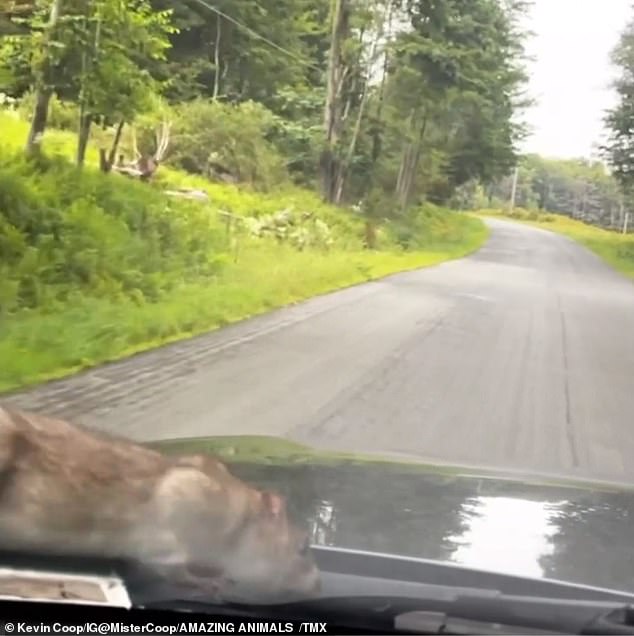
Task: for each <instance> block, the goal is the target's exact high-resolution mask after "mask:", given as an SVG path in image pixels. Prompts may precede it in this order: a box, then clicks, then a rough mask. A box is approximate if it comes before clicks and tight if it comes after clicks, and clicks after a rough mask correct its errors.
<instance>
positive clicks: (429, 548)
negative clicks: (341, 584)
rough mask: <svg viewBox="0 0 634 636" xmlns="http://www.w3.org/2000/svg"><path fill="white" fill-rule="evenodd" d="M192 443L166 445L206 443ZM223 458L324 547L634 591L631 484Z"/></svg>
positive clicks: (396, 465)
mask: <svg viewBox="0 0 634 636" xmlns="http://www.w3.org/2000/svg"><path fill="white" fill-rule="evenodd" d="M197 444H198V443H197V442H196V441H195V440H187V444H186V446H184V445H183V441H182V440H181V441H179V442H175V444H174V445H173V446H171V445H170V444H169V443H167V444H166V445H163V443H162V444H161V445H160V446H162V447H163V449H164V450H167V451H168V452H170V451H171V450H174V451H178V452H180V451H183V450H185V449H186V450H187V451H188V452H189V451H192V450H194V449H197V450H201V449H202V450H209V445H208V440H204V441H203V440H201V442H200V448H197ZM293 458H294V460H293ZM225 460H227V458H226V457H225ZM227 463H228V464H229V465H230V467H231V469H232V471H233V472H234V473H235V474H236V475H238V476H239V477H241V478H243V479H245V480H247V481H249V482H251V483H254V484H255V485H257V486H258V487H266V488H272V489H275V490H277V491H279V492H281V493H282V494H285V495H286V496H287V497H288V500H289V508H290V510H291V511H292V513H293V514H294V515H295V516H296V517H298V518H300V519H302V520H304V521H305V522H306V523H307V524H308V525H309V526H310V528H311V532H312V538H313V543H315V544H318V545H324V546H335V547H342V548H351V549H356V550H366V551H371V552H381V553H388V554H397V555H402V556H412V557H419V558H425V559H435V560H440V561H450V562H455V563H459V564H463V565H466V566H471V567H474V568H478V569H485V570H493V571H496V572H503V573H508V574H517V575H523V576H530V577H535V576H536V577H545V578H551V579H559V580H563V581H567V582H574V583H581V584H584V585H592V586H598V587H606V588H612V589H618V590H621V591H628V592H634V490H628V489H627V488H625V487H624V488H618V487H607V486H606V485H604V484H584V485H580V484H579V483H575V484H573V485H569V484H567V483H565V482H561V481H559V482H557V483H556V484H553V483H544V482H543V481H541V482H538V481H534V480H526V479H518V478H517V477H516V476H515V477H512V478H507V477H506V476H504V475H502V476H492V475H491V474H487V475H480V474H471V475H467V474H464V473H463V472H461V471H460V470H459V469H456V470H452V469H450V468H448V467H446V466H444V467H442V468H441V469H436V468H434V467H430V466H424V465H417V464H408V463H401V462H390V463H387V462H376V461H361V460H351V459H346V458H343V459H336V458H333V457H328V458H327V459H326V458H324V457H323V456H319V455H315V456H314V457H311V458H310V459H307V457H300V456H297V455H295V456H293V457H290V460H289V458H284V457H282V456H278V457H277V458H275V459H271V458H269V459H268V461H267V462H263V461H260V459H258V458H256V457H255V456H252V457H248V458H244V457H242V458H240V457H236V458H235V459H233V460H231V459H228V460H227Z"/></svg>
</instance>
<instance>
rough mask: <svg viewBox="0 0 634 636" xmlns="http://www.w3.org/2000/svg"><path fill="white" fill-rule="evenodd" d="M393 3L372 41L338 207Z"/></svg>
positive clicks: (342, 168)
mask: <svg viewBox="0 0 634 636" xmlns="http://www.w3.org/2000/svg"><path fill="white" fill-rule="evenodd" d="M391 6H392V5H391V3H390V4H389V5H388V7H387V8H386V10H385V14H384V15H383V20H382V22H381V25H380V28H379V29H377V31H376V34H375V37H374V40H373V41H372V46H371V48H370V56H369V60H368V65H367V68H366V70H365V75H366V80H365V83H364V85H363V92H362V93H361V101H360V103H359V110H358V111H357V118H356V120H355V122H354V130H353V131H352V138H351V139H350V145H349V146H348V151H347V153H346V156H345V159H344V161H343V162H342V165H341V166H340V168H339V170H338V171H337V184H336V188H335V203H336V204H337V205H338V204H339V203H341V199H342V197H343V188H344V185H345V181H346V177H347V176H348V172H349V170H350V164H351V163H352V158H353V157H354V151H355V149H356V147H357V140H358V138H359V133H360V132H361V122H362V121H363V115H364V114H365V107H366V104H367V102H368V94H369V90H368V88H369V87H368V79H367V78H369V77H370V74H371V71H372V66H373V65H374V58H375V56H376V50H377V48H378V45H379V39H380V37H381V35H382V33H383V29H384V26H385V22H386V20H389V18H390V11H391Z"/></svg>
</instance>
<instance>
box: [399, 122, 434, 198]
mask: <svg viewBox="0 0 634 636" xmlns="http://www.w3.org/2000/svg"><path fill="white" fill-rule="evenodd" d="M427 121H428V116H427V112H425V115H424V116H423V122H422V124H421V127H420V131H419V133H418V139H416V140H415V141H413V142H412V141H410V142H408V144H407V145H406V147H405V150H404V152H403V159H402V160H401V166H400V169H399V176H398V180H397V183H396V197H397V201H398V203H399V205H400V207H401V208H402V209H403V210H404V209H405V208H406V207H407V206H408V204H409V199H410V195H411V190H412V184H413V183H414V177H415V176H416V170H417V168H418V163H419V161H420V155H421V152H422V146H423V140H424V138H425V132H426V130H427Z"/></svg>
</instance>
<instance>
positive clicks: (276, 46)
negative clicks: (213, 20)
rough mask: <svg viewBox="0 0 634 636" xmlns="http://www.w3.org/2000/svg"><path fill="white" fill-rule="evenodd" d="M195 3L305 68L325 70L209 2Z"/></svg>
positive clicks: (198, 0) (201, 0) (199, 0)
mask: <svg viewBox="0 0 634 636" xmlns="http://www.w3.org/2000/svg"><path fill="white" fill-rule="evenodd" d="M195 1H196V2H198V4H201V5H202V6H203V7H206V8H207V9H209V10H210V11H214V12H215V13H217V14H218V15H219V16H222V17H223V18H224V19H225V20H228V21H229V22H232V23H233V24H235V25H236V26H237V27H239V28H241V29H243V30H244V31H246V32H247V33H248V34H249V35H251V36H252V37H254V38H257V39H258V40H262V41H263V42H266V43H267V44H268V45H269V46H272V47H273V48H274V49H277V50H278V51H280V52H281V53H284V54H285V55H288V56H289V57H292V58H293V59H295V60H296V61H298V62H300V63H301V64H303V65H304V66H308V67H309V68H312V69H314V70H316V71H319V72H321V71H322V70H323V69H321V68H319V67H318V66H316V65H315V64H313V63H312V62H309V61H308V60H305V59H303V58H302V57H300V56H299V55H297V54H296V53H293V52H292V51H289V50H288V49H285V48H284V47H283V46H280V45H279V44H276V43H275V42H273V41H272V40H269V39H268V38H266V37H264V36H263V35H260V34H259V33H258V32H257V31H254V30H253V29H252V28H251V27H248V26H247V25H246V24H242V22H239V21H238V20H236V19H235V18H232V17H231V16H230V15H227V14H226V13H224V12H223V11H221V10H220V9H218V8H217V7H214V6H212V5H210V4H208V3H207V2H205V0H195Z"/></svg>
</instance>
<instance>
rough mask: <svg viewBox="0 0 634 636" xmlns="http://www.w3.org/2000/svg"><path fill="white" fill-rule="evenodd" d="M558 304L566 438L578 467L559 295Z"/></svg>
mask: <svg viewBox="0 0 634 636" xmlns="http://www.w3.org/2000/svg"><path fill="white" fill-rule="evenodd" d="M557 305H558V307H559V320H560V322H561V351H562V361H563V366H564V401H565V407H566V439H567V440H568V446H569V447H570V455H571V457H572V465H573V466H574V467H575V468H577V467H578V466H579V452H578V450H577V442H576V440H575V435H574V431H573V427H572V413H571V401H570V367H569V363H568V337H567V330H566V316H565V314H564V311H563V308H562V306H561V297H560V296H557Z"/></svg>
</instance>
